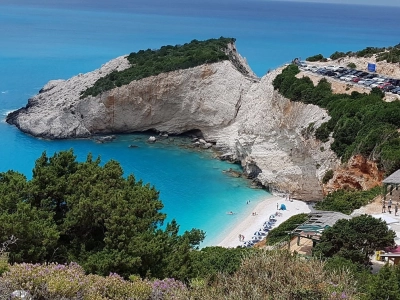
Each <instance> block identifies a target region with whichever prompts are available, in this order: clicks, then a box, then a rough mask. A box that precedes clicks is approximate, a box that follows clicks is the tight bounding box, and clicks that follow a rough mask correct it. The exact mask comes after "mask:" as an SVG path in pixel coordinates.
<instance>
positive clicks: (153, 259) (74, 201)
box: [0, 150, 205, 278]
mask: <svg viewBox="0 0 400 300" xmlns="http://www.w3.org/2000/svg"><path fill="white" fill-rule="evenodd" d="M100 163H101V161H100V158H97V159H95V160H94V159H93V158H92V156H91V155H90V154H89V155H88V157H87V159H86V161H85V162H78V161H77V160H76V156H75V155H74V153H73V151H72V150H69V151H64V152H59V153H55V154H54V155H53V156H52V157H48V156H47V154H46V153H43V154H42V156H41V157H40V158H39V159H37V161H36V163H35V167H34V169H33V177H32V180H30V181H27V179H26V177H25V176H24V175H21V174H19V173H17V172H13V171H8V172H5V173H0V207H1V211H0V239H1V240H3V241H5V240H7V239H8V237H9V236H12V235H14V236H15V237H17V238H18V242H17V243H16V244H13V245H11V246H10V259H11V261H13V262H33V263H37V262H52V261H56V262H59V263H64V262H65V263H66V262H70V261H75V262H78V263H79V264H81V265H82V266H83V267H84V268H85V270H86V271H87V272H91V273H97V274H102V275H108V274H109V273H110V272H117V273H119V274H121V275H123V276H129V275H130V274H139V275H141V276H143V277H144V276H152V277H159V278H164V277H166V276H167V275H169V276H175V278H184V277H185V276H187V274H188V273H189V271H188V270H186V269H187V268H189V267H190V265H188V264H187V261H188V260H189V252H190V250H191V249H194V248H197V247H198V246H199V244H200V242H201V241H202V240H203V239H204V236H205V235H204V232H202V231H201V230H198V229H192V230H191V231H186V232H184V233H183V234H182V235H179V234H178V231H179V225H178V224H177V223H176V222H175V221H174V220H173V221H171V222H170V223H169V224H166V226H165V227H162V225H163V222H164V220H165V218H166V215H165V214H164V213H162V212H161V209H162V208H163V204H162V202H161V200H160V199H159V193H158V191H157V190H156V189H155V188H154V187H152V186H150V185H149V184H143V182H142V181H141V180H136V179H135V177H134V176H133V175H128V176H127V177H126V178H125V177H124V176H123V171H122V168H121V166H120V164H119V163H118V162H116V161H113V160H111V161H109V162H106V163H105V164H104V165H103V166H102V165H101V164H100Z"/></svg>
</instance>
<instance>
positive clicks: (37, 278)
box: [1, 263, 152, 300]
mask: <svg viewBox="0 0 400 300" xmlns="http://www.w3.org/2000/svg"><path fill="white" fill-rule="evenodd" d="M1 281H2V282H4V283H6V284H7V285H9V286H11V287H13V289H15V290H19V289H21V290H25V291H29V293H30V294H31V295H33V296H34V297H35V299H66V298H67V299H88V300H92V299H93V300H94V299H96V300H97V299H99V300H101V299H104V300H106V299H121V300H123V299H126V300H128V299H132V298H134V299H149V297H150V294H151V292H152V287H151V284H150V283H149V282H147V281H142V280H137V281H135V282H130V281H125V280H124V279H123V278H122V277H120V276H118V275H117V274H113V273H112V274H110V275H109V276H108V277H101V276H98V275H85V272H84V270H83V268H82V267H80V266H79V265H77V264H75V263H71V264H69V265H59V264H49V265H40V264H15V265H13V266H11V267H10V270H9V271H8V272H7V273H5V274H4V275H3V277H2V278H1Z"/></svg>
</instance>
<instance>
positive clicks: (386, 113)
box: [273, 65, 400, 174]
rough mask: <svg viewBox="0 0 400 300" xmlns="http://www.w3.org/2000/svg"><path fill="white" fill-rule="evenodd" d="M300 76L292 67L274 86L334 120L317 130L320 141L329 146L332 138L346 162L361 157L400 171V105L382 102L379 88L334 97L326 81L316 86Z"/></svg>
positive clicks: (286, 69) (388, 168) (389, 170)
mask: <svg viewBox="0 0 400 300" xmlns="http://www.w3.org/2000/svg"><path fill="white" fill-rule="evenodd" d="M298 72H299V69H298V67H297V66H295V65H289V66H288V67H287V68H285V69H284V70H283V72H282V74H280V75H278V76H277V77H276V78H275V80H274V81H273V85H274V88H275V89H278V90H279V92H280V93H281V94H282V95H284V96H285V97H287V98H289V99H291V100H292V101H301V102H303V103H310V104H315V105H318V106H320V107H323V108H325V109H327V110H328V111H329V115H330V116H331V119H330V120H329V121H328V122H326V123H323V124H322V125H321V126H320V127H319V128H318V129H317V130H315V137H316V138H318V139H319V140H321V141H323V142H326V141H328V139H329V138H330V136H332V137H333V138H334V142H333V143H332V144H331V149H332V150H333V151H334V152H335V153H336V154H337V155H338V157H341V158H342V160H343V161H347V160H348V159H349V158H350V157H351V156H352V155H354V154H361V155H364V156H365V157H368V158H370V159H372V160H376V161H378V162H379V163H380V167H381V168H382V169H384V170H385V171H386V173H388V174H390V173H392V172H393V171H395V170H397V169H399V168H400V137H399V133H398V132H397V128H399V127H400V118H399V117H398V116H399V115H400V102H398V101H395V102H390V103H388V102H384V101H382V98H383V96H384V94H383V93H382V91H381V90H379V89H378V88H373V89H372V91H371V93H370V94H365V93H364V94H360V93H358V92H353V93H352V94H351V95H347V94H333V93H332V90H331V85H330V83H329V82H328V81H327V80H326V79H325V78H322V79H321V80H320V81H319V83H318V84H317V85H316V86H314V84H313V82H312V81H311V79H310V78H308V77H303V78H296V77H295V75H296V74H297V73H298Z"/></svg>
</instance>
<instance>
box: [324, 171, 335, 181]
mask: <svg viewBox="0 0 400 300" xmlns="http://www.w3.org/2000/svg"><path fill="white" fill-rule="evenodd" d="M332 178H333V170H328V171H326V173H325V175H324V177H323V178H322V183H323V184H326V183H327V182H328V181H329V180H331V179H332Z"/></svg>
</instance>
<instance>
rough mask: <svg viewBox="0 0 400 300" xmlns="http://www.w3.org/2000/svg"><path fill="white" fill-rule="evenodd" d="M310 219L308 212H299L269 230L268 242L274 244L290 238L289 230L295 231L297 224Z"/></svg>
mask: <svg viewBox="0 0 400 300" xmlns="http://www.w3.org/2000/svg"><path fill="white" fill-rule="evenodd" d="M307 220H308V215H307V214H298V215H294V216H292V217H290V218H289V219H287V220H286V221H285V222H283V223H281V224H280V225H279V226H278V227H276V228H273V229H272V230H271V231H270V232H268V235H267V239H266V244H267V245H274V244H276V243H279V242H283V241H286V240H289V238H290V237H289V234H288V233H289V232H291V231H293V230H294V229H295V228H296V227H297V226H299V225H300V224H302V223H304V222H305V221H307Z"/></svg>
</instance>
